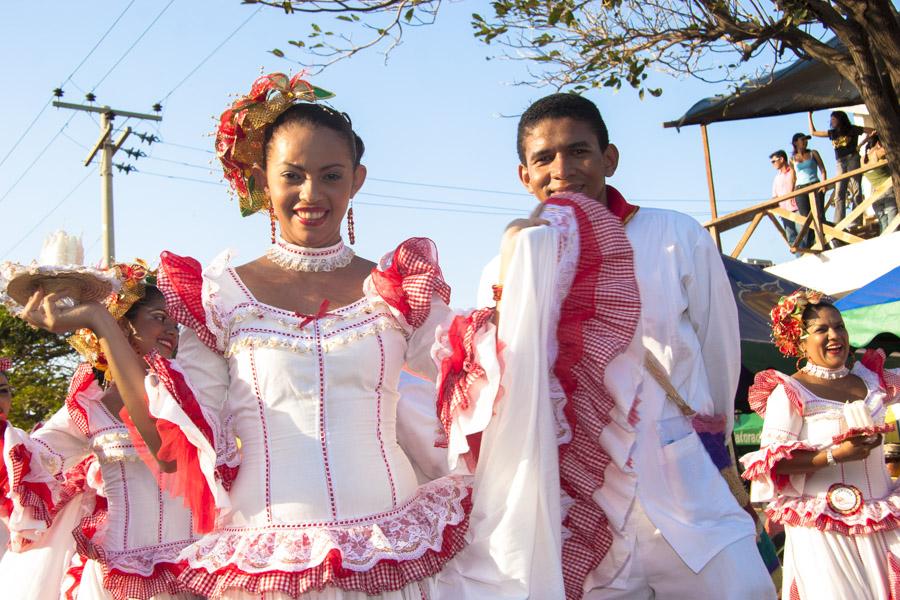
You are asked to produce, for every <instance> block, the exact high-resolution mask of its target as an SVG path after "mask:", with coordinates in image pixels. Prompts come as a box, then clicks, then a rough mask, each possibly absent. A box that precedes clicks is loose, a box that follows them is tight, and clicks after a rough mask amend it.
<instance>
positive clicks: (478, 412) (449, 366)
mask: <svg viewBox="0 0 900 600" xmlns="http://www.w3.org/2000/svg"><path fill="white" fill-rule="evenodd" d="M364 288H365V292H366V295H367V297H369V299H370V301H372V302H384V303H385V304H387V306H388V307H389V308H390V310H391V312H392V314H393V315H394V317H395V318H396V319H397V321H398V322H399V323H400V324H401V326H402V327H403V329H404V331H405V332H406V337H407V349H406V357H405V358H406V365H407V368H408V369H409V370H410V371H412V372H414V373H416V374H417V375H419V376H421V377H423V378H425V379H429V380H431V381H434V382H435V383H436V386H437V404H436V407H435V409H436V412H437V416H438V418H439V420H440V422H441V426H442V428H443V432H442V433H441V434H440V435H439V436H438V439H437V441H436V442H435V444H436V445H437V446H438V447H442V448H448V456H449V461H450V466H451V468H453V469H455V468H456V466H457V463H458V460H459V458H460V457H461V456H465V457H466V460H467V464H468V465H469V467H470V468H471V467H473V466H474V464H475V461H476V460H477V452H478V446H479V438H478V435H479V434H480V432H481V431H483V430H484V428H485V427H486V426H487V423H488V422H489V421H490V418H491V414H492V413H493V406H494V402H495V400H496V399H497V396H498V394H499V391H500V389H499V383H500V360H499V356H498V349H497V342H496V328H495V327H494V324H493V322H492V318H493V314H494V309H493V308H482V309H478V310H474V311H470V312H463V313H457V312H454V311H453V310H451V309H450V307H449V306H448V303H449V301H450V286H449V285H447V283H446V282H445V281H444V278H443V275H442V273H441V269H440V266H439V264H438V257H437V249H436V248H435V246H434V242H432V241H431V240H429V239H426V238H412V239H409V240H407V241H405V242H403V243H402V244H400V246H398V247H397V249H396V250H395V251H394V252H391V253H389V254H388V255H386V256H385V257H384V258H383V259H382V260H381V262H380V263H379V266H378V268H376V269H374V270H373V271H372V275H371V276H370V277H369V278H368V279H367V280H366V283H365V285H364Z"/></svg>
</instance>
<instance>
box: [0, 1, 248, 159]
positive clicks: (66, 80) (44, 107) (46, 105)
mask: <svg viewBox="0 0 900 600" xmlns="http://www.w3.org/2000/svg"><path fill="white" fill-rule="evenodd" d="M135 1H136V0H131V2H129V3H128V6H126V7H125V9H124V10H123V11H122V12H121V13H119V16H118V17H116V20H115V21H113V22H112V25H110V26H109V28H108V29H107V30H106V31H105V32H104V33H103V35H101V36H100V39H99V40H97V43H96V44H94V47H93V48H91V49H90V51H88V53H87V54H86V55H85V56H84V58H82V59H81V62H80V63H78V66H77V67H75V68H74V69H73V70H72V72H71V73H69V76H68V77H66V78H65V79H64V80H63V82H62V83H61V84H60V85H59V87H60V88H62V87H63V86H65V85H66V84H67V83H69V82H70V81H72V77H74V76H75V73H77V72H78V69H80V68H81V67H82V66H83V65H84V63H85V62H86V61H87V59H89V58H90V57H91V55H92V54H93V53H94V50H96V49H97V47H98V46H100V44H101V43H102V42H103V40H105V39H106V36H107V35H109V32H110V31H112V30H113V27H115V26H116V24H118V22H119V21H120V20H121V19H122V17H124V16H125V13H126V12H128V9H129V8H131V5H132V4H134V3H135ZM260 8H262V7H260ZM72 83H75V82H74V81H73V82H72ZM75 87H78V86H77V85H76V86H75ZM52 101H53V99H52V98H51V99H49V100H47V103H46V104H45V105H44V106H43V107H41V110H39V111H38V114H37V115H36V116H35V117H34V119H32V120H31V123H29V124H28V127H26V128H25V131H23V132H22V135H20V136H19V138H18V139H17V140H16V142H15V143H14V144H13V145H12V148H10V149H9V151H8V152H7V153H6V154H5V155H4V156H3V158H2V159H0V167H2V166H3V163H5V162H6V159H8V158H9V157H10V156H11V155H12V153H13V151H15V149H16V148H18V147H19V144H21V143H22V140H24V139H25V136H27V135H28V132H30V131H31V128H32V127H34V124H35V123H37V122H38V119H40V118H41V115H43V114H44V111H45V110H47V107H48V106H50V103H51V102H52Z"/></svg>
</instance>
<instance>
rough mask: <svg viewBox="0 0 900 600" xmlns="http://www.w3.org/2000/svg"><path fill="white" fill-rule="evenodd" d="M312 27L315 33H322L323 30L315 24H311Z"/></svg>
mask: <svg viewBox="0 0 900 600" xmlns="http://www.w3.org/2000/svg"><path fill="white" fill-rule="evenodd" d="M310 27H312V29H313V31H315V32H316V33H319V32H321V31H322V28H321V27H319V26H318V25H316V24H315V23H313V24H311V25H310Z"/></svg>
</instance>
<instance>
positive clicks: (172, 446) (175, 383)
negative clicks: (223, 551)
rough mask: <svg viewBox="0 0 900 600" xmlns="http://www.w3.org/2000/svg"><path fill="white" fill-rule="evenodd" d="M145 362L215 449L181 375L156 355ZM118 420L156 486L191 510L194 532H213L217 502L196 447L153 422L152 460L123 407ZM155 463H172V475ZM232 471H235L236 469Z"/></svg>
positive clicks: (173, 427)
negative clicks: (156, 440)
mask: <svg viewBox="0 0 900 600" xmlns="http://www.w3.org/2000/svg"><path fill="white" fill-rule="evenodd" d="M145 359H146V361H147V364H148V365H150V370H151V371H152V372H153V373H154V374H155V375H156V377H157V378H158V379H159V381H160V383H161V384H162V385H163V386H164V387H165V388H166V391H168V393H169V394H170V395H171V396H172V397H173V398H175V400H176V402H178V405H179V406H180V407H181V409H182V410H183V411H184V412H185V414H187V416H188V417H189V418H190V420H191V422H192V423H193V424H194V425H195V426H196V427H197V429H199V430H200V432H201V433H202V434H203V436H204V437H205V438H206V439H207V440H208V441H209V443H210V445H211V446H212V447H213V448H215V437H214V435H213V431H212V428H211V427H210V425H209V423H208V422H207V421H206V419H205V418H204V417H203V412H202V410H201V409H200V403H199V402H197V398H196V397H195V396H194V393H193V392H192V391H191V388H190V386H188V384H187V382H186V381H185V380H184V376H183V375H182V374H181V373H180V372H178V371H177V370H175V369H174V368H172V365H171V363H170V362H169V361H168V360H166V359H165V358H163V357H162V356H160V355H159V354H158V353H157V352H153V353H151V354H148V355H147V356H146V357H145ZM119 417H120V418H121V419H122V422H123V423H124V424H125V427H126V428H127V429H128V432H129V433H130V434H131V439H132V443H133V444H134V448H135V451H136V452H137V454H138V456H140V457H141V459H142V460H143V461H144V464H145V465H146V466H147V468H148V469H150V472H151V473H153V475H154V476H155V477H156V480H157V483H158V485H159V487H160V488H162V489H163V490H165V491H167V492H169V493H170V494H171V495H173V496H179V497H181V498H183V499H184V504H185V506H187V507H188V508H190V509H191V514H192V515H193V518H194V529H195V530H196V531H197V532H198V533H207V532H209V531H212V530H213V528H214V527H215V525H216V502H215V498H214V497H213V492H212V490H210V489H209V486H208V485H207V482H206V478H205V477H204V476H203V471H202V469H201V468H200V458H199V455H198V450H197V447H196V446H194V445H193V444H192V443H191V442H190V441H189V440H188V439H187V437H186V436H185V435H184V432H183V431H182V430H181V428H180V427H179V426H178V425H176V424H174V423H171V422H169V421H166V420H165V419H156V432H157V433H158V434H159V438H160V446H159V450H158V451H157V453H156V457H155V458H154V456H153V454H152V453H151V452H150V450H149V448H147V444H146V443H145V442H144V440H143V438H142V437H141V434H140V432H139V431H138V429H137V427H135V425H134V421H132V420H131V417H130V415H129V414H128V411H126V410H125V409H124V408H123V409H122V411H121V412H120V413H119ZM157 461H161V462H170V463H174V464H175V465H176V470H175V472H174V473H163V472H162V471H161V470H160V467H159V463H158V462H157ZM235 470H237V468H236V467H235ZM232 479H233V477H232Z"/></svg>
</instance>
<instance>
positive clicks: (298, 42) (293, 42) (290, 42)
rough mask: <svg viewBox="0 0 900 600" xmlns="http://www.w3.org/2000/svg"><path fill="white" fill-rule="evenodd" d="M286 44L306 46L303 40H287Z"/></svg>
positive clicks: (299, 46)
mask: <svg viewBox="0 0 900 600" xmlns="http://www.w3.org/2000/svg"><path fill="white" fill-rule="evenodd" d="M288 44H291V45H292V46H297V47H298V48H303V47H304V46H306V42H304V41H303V40H288Z"/></svg>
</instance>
